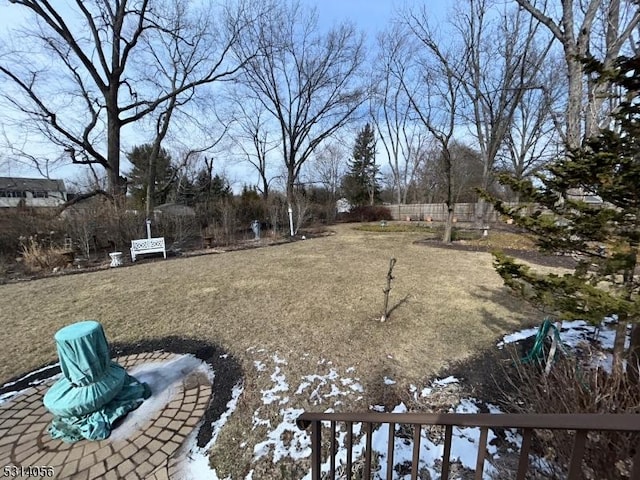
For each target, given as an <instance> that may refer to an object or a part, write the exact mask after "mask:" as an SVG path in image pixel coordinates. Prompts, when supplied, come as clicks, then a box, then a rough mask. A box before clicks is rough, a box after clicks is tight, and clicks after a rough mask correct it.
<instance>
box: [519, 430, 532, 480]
mask: <svg viewBox="0 0 640 480" xmlns="http://www.w3.org/2000/svg"><path fill="white" fill-rule="evenodd" d="M532 433H533V429H531V428H525V429H524V430H523V431H522V447H520V459H519V460H518V475H517V476H516V480H524V477H525V476H526V474H527V471H528V470H529V449H530V448H531V434H532Z"/></svg>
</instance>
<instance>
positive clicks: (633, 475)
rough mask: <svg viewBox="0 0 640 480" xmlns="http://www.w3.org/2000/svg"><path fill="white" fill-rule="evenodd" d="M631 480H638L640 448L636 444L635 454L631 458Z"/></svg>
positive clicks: (639, 477)
mask: <svg viewBox="0 0 640 480" xmlns="http://www.w3.org/2000/svg"><path fill="white" fill-rule="evenodd" d="M632 438H633V437H632ZM631 480H640V446H638V445H637V444H636V454H635V456H634V457H633V466H632V467H631Z"/></svg>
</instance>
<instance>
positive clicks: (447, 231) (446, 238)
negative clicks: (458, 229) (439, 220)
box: [442, 205, 454, 243]
mask: <svg viewBox="0 0 640 480" xmlns="http://www.w3.org/2000/svg"><path fill="white" fill-rule="evenodd" d="M453 210H454V207H453V205H447V221H446V223H445V225H444V235H443V236H442V241H443V242H444V243H451V231H452V230H453Z"/></svg>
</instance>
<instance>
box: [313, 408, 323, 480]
mask: <svg viewBox="0 0 640 480" xmlns="http://www.w3.org/2000/svg"><path fill="white" fill-rule="evenodd" d="M321 429H322V423H321V422H320V420H316V421H313V422H311V479H312V480H320V463H321V451H320V450H321V446H322V443H321Z"/></svg>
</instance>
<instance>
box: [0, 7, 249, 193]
mask: <svg viewBox="0 0 640 480" xmlns="http://www.w3.org/2000/svg"><path fill="white" fill-rule="evenodd" d="M11 3H13V4H15V5H16V6H21V7H23V8H24V9H28V10H29V11H30V12H31V13H32V14H33V18H34V20H35V21H34V22H33V23H34V24H35V25H36V26H35V27H33V28H31V29H30V30H28V31H23V35H22V37H21V41H24V42H31V41H33V43H30V47H31V48H26V49H24V48H18V47H14V48H13V49H12V50H11V51H8V52H6V53H5V54H4V55H3V56H2V60H1V61H0V74H2V75H3V76H4V77H5V78H6V79H7V80H9V81H10V84H11V88H8V89H5V90H4V91H3V96H4V100H5V102H6V103H8V104H9V105H11V106H12V107H13V109H14V110H15V112H17V113H19V114H21V116H22V118H23V119H27V120H28V121H29V122H30V124H31V125H32V126H34V127H35V128H37V130H38V132H39V133H42V134H44V135H45V136H46V137H47V138H48V140H49V141H50V142H51V143H53V144H54V145H56V146H58V147H60V148H61V149H64V150H65V151H67V152H68V153H69V154H70V155H71V157H72V162H73V163H76V164H85V165H86V164H97V165H100V166H102V167H103V168H104V169H105V170H106V172H107V175H108V180H109V190H110V192H111V193H112V194H114V195H117V196H119V195H121V194H122V193H123V192H124V191H125V190H126V179H125V178H123V177H122V176H121V175H120V154H121V134H122V130H123V128H125V127H126V126H129V125H132V124H134V123H135V122H138V121H139V120H141V119H142V118H144V117H145V116H147V115H149V114H150V113H152V112H154V111H155V110H156V109H158V108H159V107H163V106H164V108H165V110H166V108H167V106H168V103H169V104H170V103H171V101H172V99H174V98H177V97H179V96H181V95H183V94H186V95H187V96H188V95H189V94H190V92H192V91H193V90H194V89H196V88H197V87H199V86H201V85H203V84H207V83H211V82H214V81H217V80H221V79H224V78H227V77H229V76H231V75H232V74H234V73H235V72H236V71H237V70H238V69H239V68H240V66H241V62H238V61H234V62H231V61H230V59H229V53H230V49H231V47H232V45H233V44H234V43H235V42H236V41H237V39H238V37H239V35H240V33H241V31H242V30H243V27H244V24H242V23H241V21H242V19H246V18H247V17H248V14H247V13H246V11H245V10H246V9H244V7H243V5H242V4H239V5H238V8H237V9H233V11H232V9H231V7H227V8H225V9H224V11H223V12H222V14H221V18H222V20H221V22H220V23H219V24H217V25H214V24H212V22H211V21H209V19H210V18H216V17H215V16H214V14H213V12H202V13H201V15H200V16H199V19H198V21H195V22H191V23H190V24H189V25H188V27H187V26H185V25H181V28H182V27H184V29H185V30H176V29H175V26H176V25H175V22H174V20H175V19H174V18H173V17H172V16H171V15H164V13H167V12H171V9H164V8H162V6H159V4H158V3H157V2H149V0H139V1H133V0H118V1H115V2H112V1H107V0H93V1H90V2H87V1H82V0H76V1H75V2H72V4H69V5H65V6H64V8H63V7H62V6H61V5H57V4H53V3H52V2H50V1H48V0H12V2H11ZM151 3H153V8H152V7H151ZM175 5H176V8H180V9H182V8H186V7H185V5H186V4H184V3H183V2H182V1H181V0H175ZM174 11H175V9H174ZM240 12H243V14H242V15H240ZM191 27H193V28H191ZM187 29H188V30H189V31H188V32H187V31H186V30H187ZM151 38H155V39H156V40H157V39H164V41H165V42H166V43H167V44H171V43H172V42H173V45H174V46H176V45H177V44H180V50H181V54H180V59H182V60H184V59H186V58H188V57H189V53H187V50H188V48H189V47H191V49H192V50H191V51H192V52H193V53H194V57H193V62H192V63H190V65H189V67H188V69H187V70H188V72H187V71H184V72H183V75H182V77H181V78H180V79H179V80H178V79H177V80H178V81H176V83H175V84H174V85H171V84H167V83H163V84H158V83H155V82H154V81H153V79H150V78H148V76H146V75H145V76H144V77H140V72H139V70H137V69H136V68H135V67H136V65H139V64H145V65H149V61H150V59H153V52H150V51H149V48H148V47H149V42H147V41H146V40H147V39H151ZM203 47H204V48H203ZM195 51H197V53H195ZM34 52H35V54H34ZM151 64H152V65H154V69H155V72H156V73H160V72H162V71H163V70H162V69H163V67H164V66H163V64H161V63H155V64H153V62H151ZM160 128H162V127H160ZM103 142H106V152H105V151H104V149H103V148H101V144H103Z"/></svg>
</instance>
